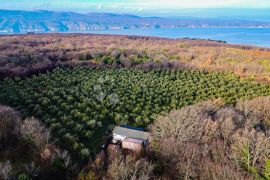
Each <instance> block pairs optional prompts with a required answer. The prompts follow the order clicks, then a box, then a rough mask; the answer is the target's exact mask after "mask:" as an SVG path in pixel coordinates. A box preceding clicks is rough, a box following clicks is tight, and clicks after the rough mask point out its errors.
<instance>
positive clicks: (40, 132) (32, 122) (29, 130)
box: [19, 117, 50, 150]
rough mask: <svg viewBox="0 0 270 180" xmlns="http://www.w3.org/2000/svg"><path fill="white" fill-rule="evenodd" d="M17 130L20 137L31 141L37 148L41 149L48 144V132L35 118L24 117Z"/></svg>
mask: <svg viewBox="0 0 270 180" xmlns="http://www.w3.org/2000/svg"><path fill="white" fill-rule="evenodd" d="M19 132H20V134H21V135H22V138H24V139H26V140H29V141H31V142H33V144H34V145H35V146H36V147H37V148H38V149H39V150H43V149H45V147H46V146H47V145H48V142H49V139H50V132H49V131H48V130H47V129H46V127H45V126H44V125H42V124H41V122H40V121H39V120H37V119H35V118H33V117H32V118H28V119H25V120H24V121H23V122H22V124H21V125H20V128H19Z"/></svg>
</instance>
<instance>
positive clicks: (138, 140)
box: [123, 138, 143, 144]
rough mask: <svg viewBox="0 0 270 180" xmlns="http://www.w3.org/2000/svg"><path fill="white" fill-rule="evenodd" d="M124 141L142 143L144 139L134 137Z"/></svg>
mask: <svg viewBox="0 0 270 180" xmlns="http://www.w3.org/2000/svg"><path fill="white" fill-rule="evenodd" d="M123 142H130V143H134V144H142V143H143V140H140V139H134V138H126V139H124V140H123Z"/></svg>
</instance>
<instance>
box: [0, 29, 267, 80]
mask: <svg viewBox="0 0 270 180" xmlns="http://www.w3.org/2000/svg"><path fill="white" fill-rule="evenodd" d="M269 60H270V50H269V49H267V48H257V47H251V46H240V45H230V44H226V43H225V42H223V41H211V40H199V39H175V40H173V39H165V38H155V37H139V36H138V37H137V36H113V35H89V34H88V35H87V34H47V35H46V34H42V35H38V34H37V35H12V36H0V77H6V76H11V75H13V76H14V75H29V74H33V73H35V72H37V71H46V70H47V69H53V68H54V67H56V66H76V65H78V64H80V65H86V66H104V65H106V66H114V67H137V68H143V69H149V68H165V69H171V68H179V67H185V68H187V67H189V68H195V69H206V70H212V71H217V70H218V71H229V72H235V73H237V74H238V75H241V76H244V75H252V76H254V77H255V78H256V79H258V80H260V81H267V80H269V79H268V78H269V73H270V65H269Z"/></svg>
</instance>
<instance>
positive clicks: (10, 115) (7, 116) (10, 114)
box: [0, 105, 21, 147]
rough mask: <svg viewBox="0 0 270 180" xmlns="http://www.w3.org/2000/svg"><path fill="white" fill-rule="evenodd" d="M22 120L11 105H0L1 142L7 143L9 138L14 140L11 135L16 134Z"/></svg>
mask: <svg viewBox="0 0 270 180" xmlns="http://www.w3.org/2000/svg"><path fill="white" fill-rule="evenodd" d="M20 121H21V119H20V116H19V114H18V113H17V112H15V111H14V110H13V109H11V108H9V107H6V106H1V105H0V142H1V143H0V144H3V145H5V144H6V143H7V141H8V140H9V141H11V140H12V137H11V136H12V135H14V134H15V129H16V127H17V126H18V125H19V123H20ZM0 147H1V145H0Z"/></svg>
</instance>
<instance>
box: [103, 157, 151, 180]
mask: <svg viewBox="0 0 270 180" xmlns="http://www.w3.org/2000/svg"><path fill="white" fill-rule="evenodd" d="M153 170H154V165H153V164H151V163H149V162H147V161H146V160H143V159H140V160H137V161H136V160H134V159H133V158H132V157H131V156H127V157H126V158H125V159H124V158H123V157H118V158H116V159H114V160H113V161H112V163H111V164H110V166H109V168H108V172H107V173H108V176H109V178H110V179H114V180H126V179H145V180H147V179H150V178H151V177H152V175H153V174H152V173H153Z"/></svg>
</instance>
